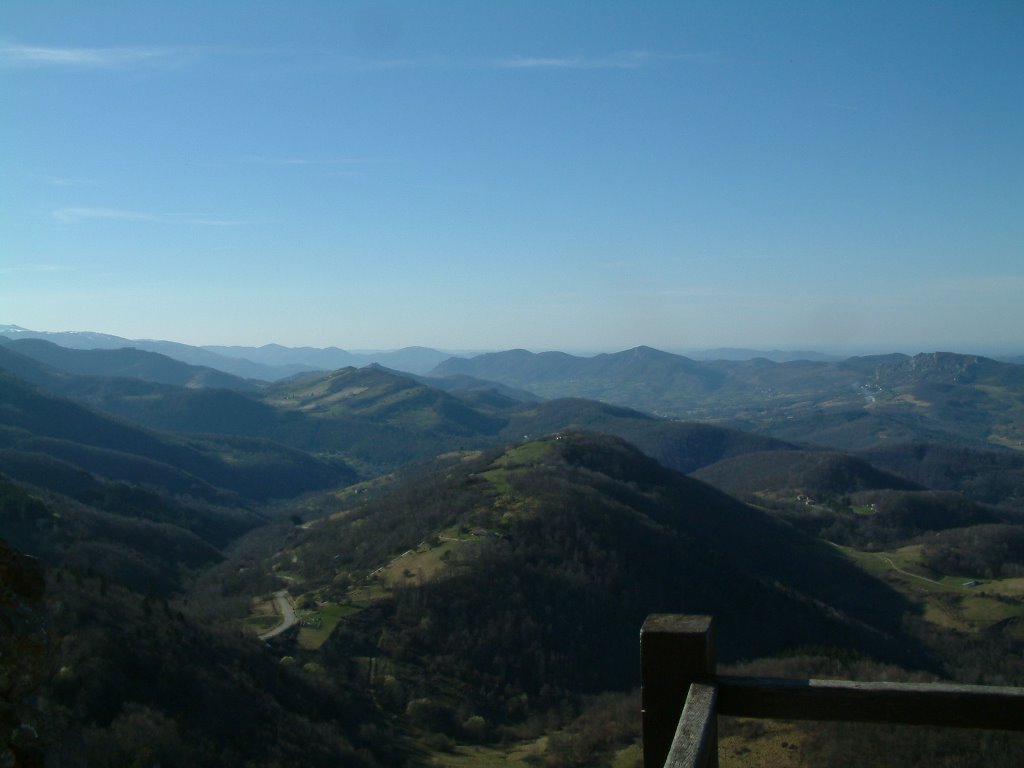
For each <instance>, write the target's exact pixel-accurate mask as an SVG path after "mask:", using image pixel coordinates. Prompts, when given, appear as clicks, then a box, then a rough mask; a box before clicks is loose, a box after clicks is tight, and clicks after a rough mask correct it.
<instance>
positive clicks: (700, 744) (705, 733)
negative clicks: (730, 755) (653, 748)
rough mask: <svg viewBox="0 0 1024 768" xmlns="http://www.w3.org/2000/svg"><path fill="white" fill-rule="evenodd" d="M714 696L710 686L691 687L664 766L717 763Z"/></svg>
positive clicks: (702, 767)
mask: <svg viewBox="0 0 1024 768" xmlns="http://www.w3.org/2000/svg"><path fill="white" fill-rule="evenodd" d="M717 696H718V694H717V691H716V690H715V686H713V685H704V684H703V683H693V684H692V685H691V686H690V693H689V695H687V697H686V704H684V705H683V714H682V716H681V717H680V718H679V727H678V728H676V735H675V738H674V739H672V748H671V749H669V751H668V759H667V760H665V768H707V766H711V765H715V764H717V751H718V727H717V725H718V723H717V717H718V712H717V707H716V701H717Z"/></svg>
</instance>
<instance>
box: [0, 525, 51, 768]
mask: <svg viewBox="0 0 1024 768" xmlns="http://www.w3.org/2000/svg"><path fill="white" fill-rule="evenodd" d="M45 591H46V580H45V577H44V574H43V569H42V567H41V566H40V565H39V564H38V563H37V562H36V560H35V558H32V557H28V556H26V555H23V554H21V553H20V552H18V551H17V550H15V549H12V548H11V547H10V546H9V545H8V544H7V542H5V541H3V540H2V539H0V766H8V765H28V766H31V765H36V764H39V765H41V764H42V763H41V756H42V749H41V745H40V744H39V743H38V742H39V731H38V726H39V725H40V724H39V723H38V722H37V721H38V720H39V719H40V717H41V715H42V713H40V712H39V711H38V710H37V709H36V706H35V702H33V701H32V696H33V694H34V693H35V691H36V690H37V689H38V688H39V687H40V686H41V685H42V683H43V681H44V680H45V677H46V662H47V647H48V643H47V634H46V621H45V609H44V606H43V596H44V594H45Z"/></svg>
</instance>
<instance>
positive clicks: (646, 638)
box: [640, 614, 718, 768]
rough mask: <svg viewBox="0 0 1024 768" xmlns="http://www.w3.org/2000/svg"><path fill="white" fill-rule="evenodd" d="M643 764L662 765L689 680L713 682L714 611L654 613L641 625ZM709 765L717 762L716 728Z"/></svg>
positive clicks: (651, 767)
mask: <svg viewBox="0 0 1024 768" xmlns="http://www.w3.org/2000/svg"><path fill="white" fill-rule="evenodd" d="M640 675H641V678H640V679H641V682H642V685H643V703H642V708H643V709H642V717H643V740H644V768H663V766H664V765H665V759H666V758H667V757H668V752H669V749H670V748H671V746H672V739H673V737H674V736H675V733H676V727H677V726H678V725H679V716H680V715H681V714H682V712H683V704H684V703H685V702H686V695H687V692H688V691H689V690H690V684H691V683H696V682H701V683H707V682H714V679H715V675H716V671H715V641H714V625H713V622H712V620H711V617H710V616H680V615H677V614H652V615H650V616H648V617H647V621H645V622H644V626H643V628H642V629H641V630H640ZM711 743H712V745H713V746H714V749H713V750H712V753H711V756H710V761H709V763H708V764H709V765H710V766H713V767H717V765H718V734H717V729H716V730H715V732H714V733H713V735H712V738H711Z"/></svg>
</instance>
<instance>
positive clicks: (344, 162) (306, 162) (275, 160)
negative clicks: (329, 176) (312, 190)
mask: <svg viewBox="0 0 1024 768" xmlns="http://www.w3.org/2000/svg"><path fill="white" fill-rule="evenodd" d="M394 161H395V158H391V157H326V158H324V157H298V156H284V157H282V156H265V155H257V156H249V157H241V158H238V160H237V161H235V162H239V163H247V164H251V165H268V166H275V167H281V168H299V167H307V166H313V167H337V166H354V165H374V164H376V163H390V162H394Z"/></svg>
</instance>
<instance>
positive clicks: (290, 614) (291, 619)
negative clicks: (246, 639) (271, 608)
mask: <svg viewBox="0 0 1024 768" xmlns="http://www.w3.org/2000/svg"><path fill="white" fill-rule="evenodd" d="M274 605H275V606H276V607H277V612H278V613H279V614H281V623H280V624H278V625H277V626H276V627H274V628H273V629H272V630H270V631H269V632H264V633H263V634H261V635H260V636H259V637H260V640H270V639H271V638H272V637H277V636H278V635H280V634H281V633H282V632H285V631H287V630H289V629H291V628H292V627H294V626H295V625H296V624H298V623H299V620H298V618H297V617H296V616H295V609H294V608H292V603H291V601H290V600H289V599H288V590H286V589H282V590H281V591H280V592H275V593H274Z"/></svg>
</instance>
